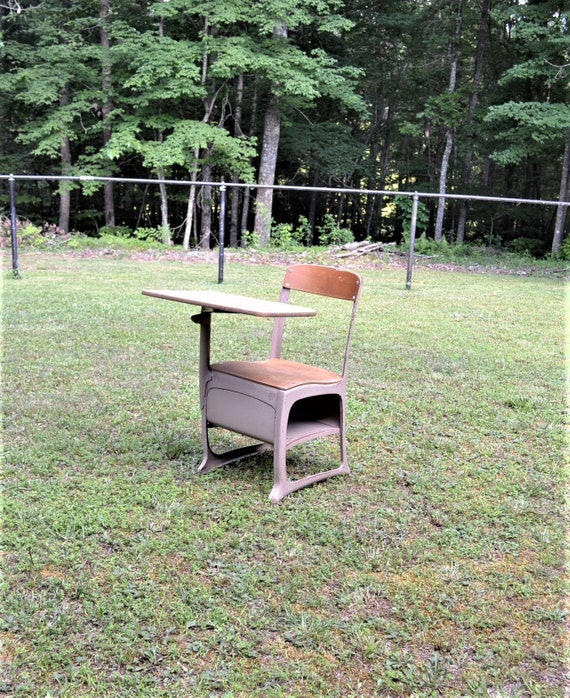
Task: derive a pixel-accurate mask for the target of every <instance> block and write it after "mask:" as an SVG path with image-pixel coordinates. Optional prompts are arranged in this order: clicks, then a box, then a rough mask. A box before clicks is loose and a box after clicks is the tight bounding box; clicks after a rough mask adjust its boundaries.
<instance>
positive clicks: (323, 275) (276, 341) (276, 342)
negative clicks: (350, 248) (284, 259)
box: [269, 264, 362, 377]
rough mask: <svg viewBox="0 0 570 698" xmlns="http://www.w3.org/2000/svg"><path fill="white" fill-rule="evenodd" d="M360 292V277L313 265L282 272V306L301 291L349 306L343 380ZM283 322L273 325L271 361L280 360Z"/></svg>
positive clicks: (278, 319) (277, 320) (294, 267)
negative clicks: (291, 293) (294, 292)
mask: <svg viewBox="0 0 570 698" xmlns="http://www.w3.org/2000/svg"><path fill="white" fill-rule="evenodd" d="M361 288H362V279H361V277H360V276H359V275H358V274H356V273H354V272H352V271H346V270H343V269H335V268H334V267H325V266H319V265H315V264H296V265H294V266H291V267H289V268H288V269H287V271H286V272H285V277H284V279H283V285H282V288H281V294H280V297H279V300H280V301H281V302H282V303H287V302H288V301H289V296H290V292H291V291H301V292H302V293H312V294H315V295H318V296H326V297H328V298H338V299H339V300H345V301H350V302H352V313H351V316H350V324H349V327H348V333H347V341H346V346H345V351H344V360H343V370H342V375H343V376H344V377H346V372H347V367H348V354H349V351H350V342H351V339H352V328H353V325H354V317H355V314H356V306H357V303H358V298H359V296H360V290H361ZM284 326H285V321H284V319H283V318H276V320H275V323H274V325H273V334H272V338H271V349H270V353H269V357H270V358H279V357H280V355H281V345H282V341H283V328H284Z"/></svg>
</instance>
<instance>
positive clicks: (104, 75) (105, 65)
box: [99, 0, 115, 226]
mask: <svg viewBox="0 0 570 698" xmlns="http://www.w3.org/2000/svg"><path fill="white" fill-rule="evenodd" d="M109 10H110V0H101V4H100V6H99V19H100V20H101V31H100V38H101V86H102V88H103V106H102V108H101V114H102V117H103V145H107V143H108V142H109V140H110V138H111V126H110V125H109V115H110V113H111V111H112V108H113V107H112V104H111V101H110V99H109V94H110V91H111V63H110V60H109V35H108V34H107V21H108V18H109ZM103 191H104V209H105V225H108V226H114V225H115V204H114V201H113V182H105V184H104V187H103Z"/></svg>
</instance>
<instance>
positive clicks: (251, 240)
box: [241, 230, 260, 249]
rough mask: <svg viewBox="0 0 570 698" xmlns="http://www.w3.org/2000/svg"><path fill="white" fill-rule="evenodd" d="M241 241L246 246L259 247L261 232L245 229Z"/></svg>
mask: <svg viewBox="0 0 570 698" xmlns="http://www.w3.org/2000/svg"><path fill="white" fill-rule="evenodd" d="M241 242H242V245H243V246H244V247H250V248H254V249H257V248H258V247H259V244H260V239H259V234H258V233H255V232H250V231H249V230H245V231H244V233H243V235H242V240H241Z"/></svg>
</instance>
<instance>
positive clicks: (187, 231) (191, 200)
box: [182, 148, 200, 250]
mask: <svg viewBox="0 0 570 698" xmlns="http://www.w3.org/2000/svg"><path fill="white" fill-rule="evenodd" d="M199 157H200V149H199V148H195V149H194V169H193V170H192V172H191V178H192V181H193V182H195V181H196V177H197V176H198V158H199ZM195 204H196V185H195V184H191V185H190V192H189V193H188V208H187V209H186V226H185V228H184V239H183V241H182V247H183V248H184V249H185V250H188V249H189V248H190V235H191V234H192V222H193V220H194V206H195Z"/></svg>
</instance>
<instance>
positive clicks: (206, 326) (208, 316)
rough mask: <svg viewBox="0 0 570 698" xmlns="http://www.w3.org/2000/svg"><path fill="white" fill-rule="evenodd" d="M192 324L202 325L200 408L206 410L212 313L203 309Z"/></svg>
mask: <svg viewBox="0 0 570 698" xmlns="http://www.w3.org/2000/svg"><path fill="white" fill-rule="evenodd" d="M192 322H195V323H197V324H198V325H200V358H199V361H198V377H199V384H200V407H201V408H202V409H204V400H205V390H206V383H207V381H208V378H209V375H210V338H211V334H212V313H211V311H208V310H204V309H202V312H201V313H200V314H199V315H192Z"/></svg>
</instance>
